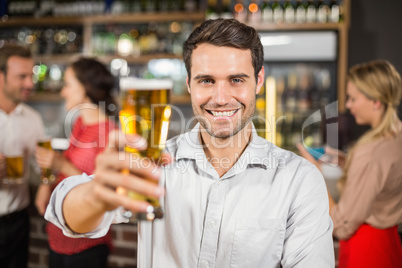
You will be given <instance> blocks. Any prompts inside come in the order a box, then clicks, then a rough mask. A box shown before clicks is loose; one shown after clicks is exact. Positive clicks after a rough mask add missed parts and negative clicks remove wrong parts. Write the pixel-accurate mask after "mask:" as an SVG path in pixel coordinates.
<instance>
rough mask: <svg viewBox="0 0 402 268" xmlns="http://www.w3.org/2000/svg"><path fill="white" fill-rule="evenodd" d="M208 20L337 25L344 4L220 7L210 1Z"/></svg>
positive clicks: (305, 1)
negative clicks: (231, 18)
mask: <svg viewBox="0 0 402 268" xmlns="http://www.w3.org/2000/svg"><path fill="white" fill-rule="evenodd" d="M209 2H210V3H212V5H209V7H208V10H207V17H208V18H216V17H226V18H227V17H234V18H235V19H237V20H239V21H242V22H247V23H250V24H260V23H263V24H271V23H274V24H281V23H289V24H291V23H339V22H341V21H342V20H343V17H344V7H343V0H249V1H246V0H237V1H224V0H223V3H224V5H223V6H220V5H217V4H216V1H209Z"/></svg>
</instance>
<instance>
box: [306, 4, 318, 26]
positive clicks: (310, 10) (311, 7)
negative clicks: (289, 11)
mask: <svg viewBox="0 0 402 268" xmlns="http://www.w3.org/2000/svg"><path fill="white" fill-rule="evenodd" d="M316 21H317V9H316V6H315V3H314V0H309V1H308V6H307V13H306V22H309V23H312V22H316Z"/></svg>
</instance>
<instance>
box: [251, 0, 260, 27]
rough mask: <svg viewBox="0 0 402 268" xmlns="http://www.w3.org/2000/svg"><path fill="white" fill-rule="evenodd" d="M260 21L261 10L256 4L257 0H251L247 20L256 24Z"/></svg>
mask: <svg viewBox="0 0 402 268" xmlns="http://www.w3.org/2000/svg"><path fill="white" fill-rule="evenodd" d="M260 21H261V10H260V8H259V7H258V5H257V1H255V0H252V1H251V2H250V4H249V6H248V22H249V23H251V24H257V23H259V22H260Z"/></svg>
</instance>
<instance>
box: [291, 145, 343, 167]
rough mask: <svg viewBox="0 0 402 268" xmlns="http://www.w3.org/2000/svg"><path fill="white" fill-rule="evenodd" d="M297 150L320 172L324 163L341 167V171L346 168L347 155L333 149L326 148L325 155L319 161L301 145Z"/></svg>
mask: <svg viewBox="0 0 402 268" xmlns="http://www.w3.org/2000/svg"><path fill="white" fill-rule="evenodd" d="M297 149H298V150H299V153H300V155H301V156H302V157H303V158H305V159H307V160H308V161H309V162H311V163H312V164H313V165H315V166H316V167H317V168H318V169H319V170H321V164H322V163H326V164H329V165H335V166H339V167H340V168H341V169H343V168H344V166H345V161H346V154H345V153H344V152H342V151H340V150H337V149H334V148H332V147H329V146H326V147H325V149H324V151H325V153H324V154H323V155H322V156H321V157H320V158H319V159H316V158H314V156H313V155H312V154H311V153H309V151H308V150H307V149H306V148H305V146H304V145H303V144H301V143H298V144H297Z"/></svg>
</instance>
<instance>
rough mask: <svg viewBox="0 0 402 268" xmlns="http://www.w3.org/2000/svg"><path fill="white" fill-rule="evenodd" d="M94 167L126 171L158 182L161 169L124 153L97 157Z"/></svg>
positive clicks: (146, 160)
mask: <svg viewBox="0 0 402 268" xmlns="http://www.w3.org/2000/svg"><path fill="white" fill-rule="evenodd" d="M96 166H97V167H99V168H101V169H103V170H107V169H117V170H120V171H121V170H126V169H128V170H129V171H130V173H133V174H135V175H138V176H139V177H143V178H148V179H152V180H159V177H160V175H161V169H160V167H158V166H157V165H156V163H154V162H153V161H152V160H150V159H147V158H143V157H140V156H138V155H135V154H130V153H125V152H116V151H115V152H108V153H103V154H100V155H98V157H97V158H96Z"/></svg>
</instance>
